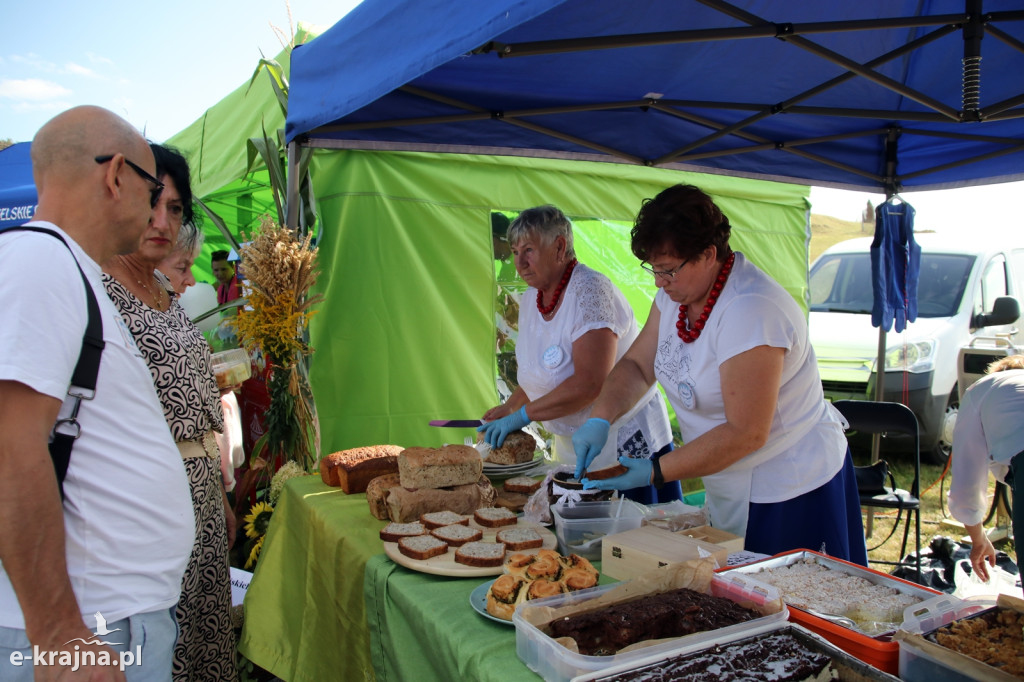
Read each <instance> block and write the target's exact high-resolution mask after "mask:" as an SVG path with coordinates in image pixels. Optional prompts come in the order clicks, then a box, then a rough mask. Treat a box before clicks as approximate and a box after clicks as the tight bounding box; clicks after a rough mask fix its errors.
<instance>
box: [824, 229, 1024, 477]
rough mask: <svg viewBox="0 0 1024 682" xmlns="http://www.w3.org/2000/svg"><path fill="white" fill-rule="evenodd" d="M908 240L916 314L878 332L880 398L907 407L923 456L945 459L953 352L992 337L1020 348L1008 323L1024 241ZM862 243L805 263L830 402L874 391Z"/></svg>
mask: <svg viewBox="0 0 1024 682" xmlns="http://www.w3.org/2000/svg"><path fill="white" fill-rule="evenodd" d="M914 238H915V240H916V241H917V243H918V245H920V247H921V269H920V278H919V280H918V297H917V320H916V321H915V322H912V323H910V324H908V325H907V328H906V329H905V330H904V331H903V332H902V333H896V332H895V331H893V330H890V331H889V332H888V334H887V335H886V350H885V388H884V393H883V399H884V400H888V401H893V402H901V403H904V404H906V405H908V406H909V407H910V408H911V409H912V410H913V411H914V413H915V414H916V415H917V419H918V421H919V422H920V425H921V456H922V458H924V459H926V460H930V461H932V462H935V463H944V462H945V460H946V459H948V457H949V452H950V446H951V444H952V441H953V424H954V423H955V421H956V411H957V407H958V406H959V403H960V399H959V393H958V390H957V385H956V384H957V358H958V355H959V352H960V348H961V347H962V346H965V345H967V344H969V343H970V342H971V341H972V340H973V339H975V338H976V337H982V336H984V337H992V336H996V335H1005V338H1007V339H1008V340H1009V342H1010V343H1011V344H1013V345H1016V346H1020V345H1021V344H1024V334H1021V333H1020V332H1019V330H1018V328H1017V326H1016V324H1014V323H1015V322H1016V321H1017V318H1018V317H1019V314H1020V308H1019V302H1020V301H1022V300H1024V245H1020V246H1016V245H1015V246H1004V245H1000V244H996V243H993V240H987V241H985V242H982V240H977V239H973V240H972V237H971V235H969V234H965V235H963V236H960V237H957V238H953V239H951V238H949V237H946V236H944V235H941V236H940V235H937V234H933V233H923V234H915V235H914ZM870 248H871V238H870V237H866V238H861V239H851V240H849V241H845V242H841V243H839V244H836V245H835V246H832V247H830V248H829V249H827V250H826V251H825V252H824V253H822V254H821V256H819V257H818V258H817V260H815V261H814V263H813V264H812V265H811V270H810V275H809V285H810V320H809V324H810V335H811V344H812V345H813V346H814V352H815V354H816V355H817V359H818V369H819V371H820V373H821V382H822V386H823V387H824V389H825V395H826V396H827V397H828V398H829V399H831V400H840V399H844V398H847V399H854V400H872V399H874V397H875V381H876V374H875V362H876V359H877V357H878V339H879V330H878V329H877V328H876V327H872V326H871V306H872V291H871V252H870Z"/></svg>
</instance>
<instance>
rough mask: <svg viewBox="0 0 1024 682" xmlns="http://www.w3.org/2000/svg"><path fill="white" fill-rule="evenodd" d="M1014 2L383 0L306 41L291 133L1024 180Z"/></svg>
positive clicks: (636, 158) (758, 168)
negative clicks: (459, 0)
mask: <svg viewBox="0 0 1024 682" xmlns="http://www.w3.org/2000/svg"><path fill="white" fill-rule="evenodd" d="M1009 4H1010V3H990V5H989V6H983V2H982V0H925V1H921V0H863V1H862V2H856V3H845V2H803V3H794V2H791V1H789V0H743V1H742V2H735V3H732V4H730V3H727V2H723V1H721V0H672V1H670V2H667V1H666V0H635V1H634V2H629V3H624V2H620V1H619V0H490V1H488V2H479V3H453V2H449V0H365V1H364V2H363V3H361V4H360V5H358V6H357V7H356V8H355V9H353V10H352V11H351V12H350V13H349V14H348V15H346V16H345V17H344V18H343V19H342V20H341V21H339V22H338V23H337V24H335V25H334V26H333V27H332V28H330V29H329V30H328V31H326V32H324V33H323V34H322V35H321V36H320V37H318V38H317V39H315V40H314V41H312V42H311V43H309V44H307V45H305V46H302V47H300V48H298V49H296V51H295V54H294V56H293V61H292V72H291V93H290V101H289V111H288V120H287V127H286V133H287V139H288V140H289V141H290V142H295V143H297V144H300V145H308V146H313V147H335V148H371V149H382V148H386V149H404V150H434V151H437V150H445V151H458V152H472V153H496V154H510V155H526V156H538V155H540V156H556V157H562V158H588V159H598V160H604V161H615V162H622V163H636V164H643V165H653V166H661V167H670V168H681V169H685V170H698V171H701V172H710V173H722V174H727V175H739V176H745V177H755V178H762V179H769V180H782V181H786V182H796V183H803V184H814V185H818V186H831V187H840V188H847V189H855V190H869V191H885V192H886V193H887V194H890V195H891V194H893V193H895V192H897V191H909V190H913V189H941V188H949V187H957V186H966V185H973V184H984V183H991V182H1005V181H1010V180H1019V179H1022V178H1024V173H1022V168H1024V80H1022V79H1021V78H1020V73H1021V70H1022V69H1024V10H1021V9H1020V8H1019V6H1018V7H1016V8H1014V9H1013V10H1012V11H1000V10H1002V9H1003V8H1005V7H1006V6H1007V5H1009ZM987 10H994V11H987Z"/></svg>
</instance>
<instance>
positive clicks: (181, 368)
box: [103, 273, 238, 682]
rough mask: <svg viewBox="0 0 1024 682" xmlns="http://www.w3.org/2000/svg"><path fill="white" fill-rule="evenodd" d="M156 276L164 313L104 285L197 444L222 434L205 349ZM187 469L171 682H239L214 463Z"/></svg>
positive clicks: (181, 427) (177, 422) (189, 464)
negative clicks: (187, 538)
mask: <svg viewBox="0 0 1024 682" xmlns="http://www.w3.org/2000/svg"><path fill="white" fill-rule="evenodd" d="M157 278H158V279H159V280H160V282H161V284H162V285H164V286H165V288H166V289H167V290H168V293H169V294H170V295H171V307H170V309H169V310H167V311H161V310H156V309H154V308H151V307H149V306H148V305H147V304H145V303H144V302H142V301H140V300H139V299H138V298H136V297H135V296H134V295H133V294H132V293H131V292H129V291H128V289H127V288H126V287H125V286H124V285H123V284H121V283H120V282H118V281H117V280H115V279H114V278H113V277H111V276H109V275H106V274H104V275H103V284H104V286H105V287H106V289H107V294H108V295H109V296H110V298H111V300H113V302H114V305H115V306H117V308H118V310H120V311H121V317H122V318H123V319H124V322H125V324H126V325H127V327H128V330H129V331H130V332H131V334H132V336H133V337H134V339H135V343H136V345H137V346H138V347H139V350H141V351H142V354H143V356H144V357H145V358H146V364H147V365H149V370H150V373H151V374H152V376H153V383H154V384H155V385H156V392H157V395H159V396H160V402H161V404H162V405H163V409H164V417H165V418H166V419H167V425H168V427H169V428H170V430H171V435H172V436H173V437H174V440H175V441H176V442H181V441H199V442H201V439H202V437H203V435H204V434H206V433H207V432H208V431H209V430H210V429H214V430H216V431H223V430H224V419H223V413H222V412H221V407H220V393H219V390H218V388H217V380H216V378H215V377H214V375H213V368H212V365H211V362H210V349H209V346H208V345H207V343H206V340H205V339H204V338H203V335H202V332H200V331H199V329H197V328H196V326H195V325H194V324H192V322H191V321H190V320H189V319H188V316H187V315H186V314H185V311H184V310H183V309H182V307H181V306H180V305H179V304H178V301H177V299H176V298H175V297H174V293H173V291H171V287H170V284H169V283H168V282H167V281H166V280H165V279H164V278H163V276H162V275H161V274H160V273H157ZM185 471H186V472H187V473H188V479H189V488H190V489H191V492H192V506H193V510H194V512H195V517H196V539H195V544H194V545H193V546H192V554H191V556H190V557H189V562H188V567H187V568H186V569H185V576H184V578H183V579H182V585H181V599H180V601H179V602H178V607H177V611H176V612H177V617H178V626H179V628H180V629H181V633H180V635H179V636H178V642H177V644H176V645H175V647H174V669H173V676H174V680H175V682H198V681H199V680H217V681H221V680H229V681H232V680H237V679H238V671H237V668H236V666H235V637H234V630H233V629H232V626H231V580H230V569H229V565H228V537H227V527H226V525H225V521H224V498H223V492H222V490H221V485H222V484H221V474H220V459H219V458H217V459H213V458H208V457H194V458H187V459H185Z"/></svg>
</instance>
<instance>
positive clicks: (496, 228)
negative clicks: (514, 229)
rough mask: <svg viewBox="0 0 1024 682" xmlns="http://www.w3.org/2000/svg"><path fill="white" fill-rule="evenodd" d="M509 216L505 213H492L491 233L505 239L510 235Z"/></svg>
mask: <svg viewBox="0 0 1024 682" xmlns="http://www.w3.org/2000/svg"><path fill="white" fill-rule="evenodd" d="M508 223H509V220H508V216H507V215H505V214H504V213H497V212H493V213H491V234H492V235H493V236H495V237H500V238H501V239H505V238H506V236H507V235H508Z"/></svg>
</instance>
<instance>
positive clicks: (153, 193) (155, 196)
mask: <svg viewBox="0 0 1024 682" xmlns="http://www.w3.org/2000/svg"><path fill="white" fill-rule="evenodd" d="M113 158H114V154H108V155H105V156H97V157H96V158H95V159H94V160H95V161H96V163H100V164H103V163H107V162H108V161H111V160H113ZM124 162H125V163H126V164H128V166H129V167H131V169H132V170H133V171H135V172H136V173H138V175H139V177H140V178H142V179H143V180H145V181H147V182H149V183H151V184H152V185H153V189H151V190H149V205H150V206H151V207H153V206H156V202H158V201H159V200H160V193H161V192H163V191H164V183H162V182H160V181H159V180H157V179H156V178H154V177H153V176H152V175H150V174H149V173H147V172H146V169H145V168H143V167H142V166H139V165H138V164H136V163H133V162H132V161H131V160H130V159H129V158H128V157H127V156H126V157H125V158H124Z"/></svg>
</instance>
